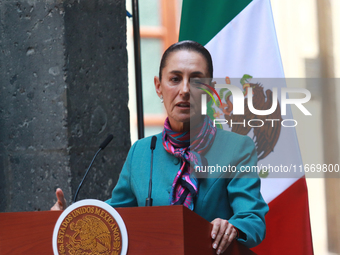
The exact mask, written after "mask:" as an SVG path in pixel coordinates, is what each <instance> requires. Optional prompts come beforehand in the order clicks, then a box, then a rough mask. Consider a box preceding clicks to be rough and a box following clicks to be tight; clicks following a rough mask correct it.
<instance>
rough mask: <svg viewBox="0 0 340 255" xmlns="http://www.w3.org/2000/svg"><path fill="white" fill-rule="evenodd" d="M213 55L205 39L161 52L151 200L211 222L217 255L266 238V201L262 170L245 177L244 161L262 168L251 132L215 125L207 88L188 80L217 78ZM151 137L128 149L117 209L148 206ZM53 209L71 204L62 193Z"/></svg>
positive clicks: (115, 194) (116, 192)
mask: <svg viewBox="0 0 340 255" xmlns="http://www.w3.org/2000/svg"><path fill="white" fill-rule="evenodd" d="M212 75H213V66H212V60H211V56H210V53H209V52H208V51H207V50H206V49H205V48H204V47H203V46H202V45H200V44H199V43H196V42H194V41H182V42H178V43H175V44H173V45H171V46H170V47H169V48H168V49H167V50H166V51H165V52H164V54H163V56H162V59H161V63H160V68H159V76H158V77H155V78H154V83H155V89H156V93H157V95H158V96H159V98H160V100H161V101H162V102H163V103H164V106H165V109H166V112H167V118H166V120H165V122H164V129H163V132H162V133H160V134H158V135H156V137H157V142H156V146H155V149H154V152H153V153H154V156H153V157H154V161H153V174H152V179H153V189H152V198H153V205H155V206H163V205H178V204H182V205H184V206H186V207H188V208H189V209H191V210H193V211H194V212H196V213H197V214H199V215H201V216H202V217H203V218H205V219H206V220H208V221H211V223H212V224H213V228H212V232H211V237H212V239H214V241H213V248H214V249H216V253H217V254H220V253H222V252H224V251H225V250H226V249H227V247H228V246H229V244H230V243H231V242H232V241H233V239H235V238H236V239H237V240H238V241H239V242H240V243H242V244H244V245H246V246H247V247H249V248H250V247H254V246H256V245H258V244H259V243H260V242H261V241H262V240H263V239H264V237H265V232H266V226H265V219H264V217H265V214H266V213H267V212H268V205H267V204H266V203H265V202H264V200H263V198H262V196H261V193H260V179H259V178H258V176H257V174H244V173H242V171H241V167H242V166H255V165H257V155H256V149H255V145H254V143H253V141H252V140H251V139H250V138H249V137H248V136H241V135H238V134H235V133H232V132H228V131H225V130H221V129H216V128H215V127H214V126H213V123H212V121H211V120H210V118H209V117H207V116H202V115H201V106H200V105H201V96H202V93H204V92H203V91H202V90H201V89H198V88H196V87H195V86H194V84H192V85H191V86H190V80H191V81H192V79H195V78H198V79H201V78H211V77H212ZM150 143H151V137H147V138H144V139H141V140H139V141H137V142H136V143H135V144H134V145H133V146H132V147H131V149H130V151H129V153H128V156H127V159H126V161H125V164H124V167H123V169H122V171H121V174H120V177H119V180H118V183H117V185H116V187H115V188H114V189H113V191H112V197H111V198H110V199H109V200H107V201H106V202H107V203H108V204H110V205H111V206H113V207H131V206H144V205H145V198H146V197H147V196H148V187H149V185H148V184H149V177H150V157H151V150H150ZM207 166H221V167H223V166H226V167H228V166H232V167H233V169H236V172H235V173H234V174H233V175H232V177H231V176H230V175H225V174H224V173H221V172H217V171H216V172H214V173H213V174H211V173H209V176H207V177H209V178H198V177H197V176H199V177H200V174H198V175H197V174H195V171H197V169H203V167H207ZM57 198H58V201H57V203H56V204H55V205H54V206H53V207H52V209H53V210H62V209H64V208H65V207H66V203H65V199H64V197H63V194H62V191H61V190H60V189H58V190H57Z"/></svg>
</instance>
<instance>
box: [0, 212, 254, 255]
mask: <svg viewBox="0 0 340 255" xmlns="http://www.w3.org/2000/svg"><path fill="white" fill-rule="evenodd" d="M116 210H117V212H118V213H119V214H120V215H121V217H122V218H123V220H124V222H125V225H126V228H127V231H128V240H129V241H128V242H129V244H128V254H129V255H130V254H132V255H135V254H148V255H153V254H155V255H168V254H169V255H170V254H171V255H173V254H176V255H181V254H186V255H194V254H204V255H207V254H209V255H210V254H211V255H213V254H216V250H214V249H213V248H212V239H211V237H210V232H211V227H212V225H211V223H210V222H208V221H206V220H205V219H203V218H202V217H201V216H199V215H197V214H196V213H194V212H192V211H190V210H189V209H187V208H186V207H183V206H158V207H133V208H116ZM60 214H61V212H59V211H43V212H15V213H0V255H5V254H11V255H12V254H15V255H19V254H34V255H37V254H44V255H50V254H51V255H52V254H53V250H52V235H53V229H54V225H55V223H56V222H57V219H58V217H59V215H60ZM223 254H242V255H253V254H255V253H254V252H252V251H251V250H249V249H248V248H246V247H245V246H243V245H241V244H239V243H238V242H237V241H234V242H233V243H232V244H231V246H230V247H229V248H228V249H227V251H226V252H224V253H223Z"/></svg>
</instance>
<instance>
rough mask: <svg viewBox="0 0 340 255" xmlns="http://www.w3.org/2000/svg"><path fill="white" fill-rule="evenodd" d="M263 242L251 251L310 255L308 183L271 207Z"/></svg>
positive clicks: (300, 182)
mask: <svg viewBox="0 0 340 255" xmlns="http://www.w3.org/2000/svg"><path fill="white" fill-rule="evenodd" d="M266 226H267V233H266V238H265V239H264V241H263V242H262V243H261V244H260V245H258V246H256V247H254V248H253V249H252V250H253V251H254V252H255V253H257V254H259V255H262V254H263V255H266V254H268V255H272V254H275V255H287V254H289V255H295V254H296V255H302V254H303V255H311V254H313V245H312V234H311V228H310V220H309V208H308V195H307V184H306V179H305V178H304V177H302V178H301V179H298V180H297V181H296V182H295V183H293V184H292V185H291V186H290V187H289V188H287V189H286V190H285V191H284V192H282V193H281V194H280V195H279V196H277V197H276V198H275V199H274V200H273V201H271V202H270V203H269V212H268V214H267V215H266Z"/></svg>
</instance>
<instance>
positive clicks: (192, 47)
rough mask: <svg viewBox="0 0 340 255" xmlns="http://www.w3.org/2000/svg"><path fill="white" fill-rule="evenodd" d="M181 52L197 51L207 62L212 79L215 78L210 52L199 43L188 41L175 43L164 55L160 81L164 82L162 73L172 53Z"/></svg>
mask: <svg viewBox="0 0 340 255" xmlns="http://www.w3.org/2000/svg"><path fill="white" fill-rule="evenodd" d="M179 50H187V51H195V52H197V53H200V54H201V55H202V56H203V57H204V59H205V60H206V63H207V67H208V72H209V75H210V78H212V77H213V64H212V59H211V55H210V53H209V51H208V50H207V49H206V48H204V47H203V46H202V45H201V44H199V43H198V42H195V41H190V40H186V41H180V42H177V43H174V44H173V45H171V46H170V47H169V48H167V49H166V51H165V52H164V53H163V56H162V59H161V64H160V65H159V80H162V71H163V68H164V67H165V65H166V60H167V59H168V57H169V55H170V53H172V52H175V51H179Z"/></svg>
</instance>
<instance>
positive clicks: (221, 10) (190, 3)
mask: <svg viewBox="0 0 340 255" xmlns="http://www.w3.org/2000/svg"><path fill="white" fill-rule="evenodd" d="M251 1H252V0H210V1H207V0H183V5H182V15H181V26H180V34H179V41H182V40H193V41H196V42H199V43H200V44H202V45H206V44H207V43H208V42H209V41H210V40H211V39H212V38H213V37H214V36H215V35H216V34H217V33H218V32H220V31H221V30H222V28H224V27H225V26H226V25H227V24H228V23H229V22H230V21H231V20H232V19H233V18H235V17H236V16H237V15H238V14H239V13H240V12H241V11H242V10H243V9H244V8H245V7H246V6H247V5H248V4H249V3H250V2H251Z"/></svg>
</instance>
